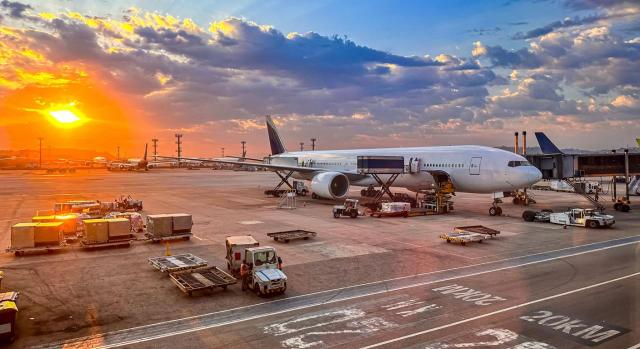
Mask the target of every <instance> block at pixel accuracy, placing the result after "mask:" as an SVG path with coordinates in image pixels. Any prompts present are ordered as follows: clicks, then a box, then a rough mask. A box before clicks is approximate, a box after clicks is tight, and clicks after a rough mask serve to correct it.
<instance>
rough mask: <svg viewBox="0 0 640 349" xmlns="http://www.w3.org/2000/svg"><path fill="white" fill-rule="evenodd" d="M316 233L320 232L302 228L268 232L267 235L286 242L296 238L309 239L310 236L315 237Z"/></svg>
mask: <svg viewBox="0 0 640 349" xmlns="http://www.w3.org/2000/svg"><path fill="white" fill-rule="evenodd" d="M316 235H318V233H316V232H314V231H307V230H300V229H296V230H286V231H277V232H275V233H267V236H268V237H271V238H273V240H274V241H284V242H285V243H289V241H291V240H296V239H302V240H309V238H314V237H316Z"/></svg>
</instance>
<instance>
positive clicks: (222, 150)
mask: <svg viewBox="0 0 640 349" xmlns="http://www.w3.org/2000/svg"><path fill="white" fill-rule="evenodd" d="M222 157H224V147H222Z"/></svg>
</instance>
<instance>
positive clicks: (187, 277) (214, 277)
mask: <svg viewBox="0 0 640 349" xmlns="http://www.w3.org/2000/svg"><path fill="white" fill-rule="evenodd" d="M169 277H170V278H171V281H172V282H173V283H174V284H176V286H178V288H179V289H180V290H181V291H182V292H184V293H186V294H188V295H189V296H191V295H192V294H193V292H195V291H202V290H213V289H214V288H216V287H220V288H222V289H223V290H226V289H227V286H229V285H233V284H235V283H236V282H238V280H236V278H234V277H233V276H231V275H229V274H227V273H226V272H224V271H222V270H221V269H219V268H218V267H216V266H211V267H203V268H198V269H190V270H184V271H178V272H175V273H171V274H169Z"/></svg>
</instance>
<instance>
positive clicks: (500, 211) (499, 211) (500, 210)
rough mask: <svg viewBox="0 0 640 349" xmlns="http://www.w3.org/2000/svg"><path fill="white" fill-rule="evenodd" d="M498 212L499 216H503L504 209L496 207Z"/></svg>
mask: <svg viewBox="0 0 640 349" xmlns="http://www.w3.org/2000/svg"><path fill="white" fill-rule="evenodd" d="M496 211H497V212H496V215H497V216H502V207H496Z"/></svg>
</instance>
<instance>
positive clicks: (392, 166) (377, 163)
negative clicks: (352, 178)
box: [356, 156, 405, 203]
mask: <svg viewBox="0 0 640 349" xmlns="http://www.w3.org/2000/svg"><path fill="white" fill-rule="evenodd" d="M356 171H357V172H358V174H360V175H369V176H371V177H372V178H373V179H374V180H375V181H376V182H377V183H378V185H380V187H381V190H380V191H379V192H378V193H377V194H376V196H375V197H374V198H373V199H374V202H376V203H377V202H379V201H380V200H381V199H382V197H383V196H384V194H387V195H389V197H390V198H391V200H394V196H393V193H392V192H391V190H390V189H389V188H390V187H391V186H392V185H393V182H395V180H396V179H397V178H398V176H400V175H401V174H403V173H404V172H405V165H404V157H403V156H358V158H357V169H356ZM383 177H384V178H385V179H384V180H383Z"/></svg>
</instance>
